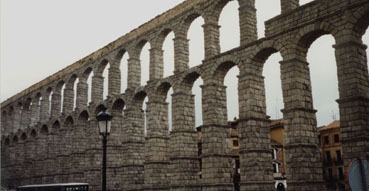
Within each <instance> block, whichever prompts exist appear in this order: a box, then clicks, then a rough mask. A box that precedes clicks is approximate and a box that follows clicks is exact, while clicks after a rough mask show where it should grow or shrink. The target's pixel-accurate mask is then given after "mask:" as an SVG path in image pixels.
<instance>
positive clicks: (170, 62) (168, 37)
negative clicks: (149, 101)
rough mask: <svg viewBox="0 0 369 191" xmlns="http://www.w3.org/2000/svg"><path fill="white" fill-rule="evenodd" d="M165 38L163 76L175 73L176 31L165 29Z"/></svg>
mask: <svg viewBox="0 0 369 191" xmlns="http://www.w3.org/2000/svg"><path fill="white" fill-rule="evenodd" d="M163 36H165V40H164V42H163V77H164V78H165V77H168V76H171V75H173V74H174V40H173V39H174V32H173V31H165V32H164V33H163Z"/></svg>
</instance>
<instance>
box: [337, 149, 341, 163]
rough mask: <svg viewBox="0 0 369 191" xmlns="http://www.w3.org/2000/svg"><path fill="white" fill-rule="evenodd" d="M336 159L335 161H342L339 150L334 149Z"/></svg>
mask: <svg viewBox="0 0 369 191" xmlns="http://www.w3.org/2000/svg"><path fill="white" fill-rule="evenodd" d="M336 159H337V161H342V157H341V150H336Z"/></svg>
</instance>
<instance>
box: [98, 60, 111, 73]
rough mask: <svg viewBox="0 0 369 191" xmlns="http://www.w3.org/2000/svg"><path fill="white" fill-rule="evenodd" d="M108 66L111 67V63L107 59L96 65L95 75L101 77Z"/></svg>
mask: <svg viewBox="0 0 369 191" xmlns="http://www.w3.org/2000/svg"><path fill="white" fill-rule="evenodd" d="M108 65H110V63H109V61H108V60H107V59H103V60H102V61H100V63H99V64H97V65H96V68H95V70H94V74H95V75H98V76H101V75H102V74H103V72H104V70H105V69H106V67H107V66H108Z"/></svg>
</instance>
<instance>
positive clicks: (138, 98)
mask: <svg viewBox="0 0 369 191" xmlns="http://www.w3.org/2000/svg"><path fill="white" fill-rule="evenodd" d="M146 97H148V94H147V93H146V92H145V91H139V92H137V93H135V95H134V96H133V98H132V102H133V105H135V106H139V107H141V106H142V105H143V101H144V100H145V98H146Z"/></svg>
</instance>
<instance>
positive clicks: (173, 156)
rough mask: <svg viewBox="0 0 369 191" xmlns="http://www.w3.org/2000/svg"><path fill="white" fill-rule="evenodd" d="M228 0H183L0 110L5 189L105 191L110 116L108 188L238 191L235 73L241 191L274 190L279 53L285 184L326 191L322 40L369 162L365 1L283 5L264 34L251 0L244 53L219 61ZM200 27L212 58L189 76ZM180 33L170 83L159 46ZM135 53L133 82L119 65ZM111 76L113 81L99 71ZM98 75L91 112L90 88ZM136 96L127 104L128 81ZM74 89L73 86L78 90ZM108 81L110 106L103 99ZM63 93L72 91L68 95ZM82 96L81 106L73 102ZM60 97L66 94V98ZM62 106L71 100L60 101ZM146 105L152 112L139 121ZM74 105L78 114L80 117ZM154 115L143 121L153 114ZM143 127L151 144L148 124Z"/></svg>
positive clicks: (243, 4)
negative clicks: (272, 90) (314, 80)
mask: <svg viewBox="0 0 369 191" xmlns="http://www.w3.org/2000/svg"><path fill="white" fill-rule="evenodd" d="M228 2H229V1H228V0H187V1H185V2H184V3H182V4H180V5H178V6H177V7H175V8H173V9H171V10H169V11H167V12H166V13H164V14H162V15H160V16H158V17H157V18H155V19H153V20H151V21H150V22H148V23H146V24H144V25H142V26H140V27H139V28H137V29H135V30H133V31H131V32H130V33H128V34H126V35H124V36H122V37H121V38H119V39H117V40H116V41H114V42H112V43H110V44H108V45H107V46H105V47H103V48H102V49H100V50H98V51H96V52H94V53H92V54H91V55H89V56H87V57H85V58H83V59H82V60H80V61H78V62H76V63H74V64H72V65H70V66H68V67H67V68H65V69H63V70H62V71H60V72H58V73H56V74H54V75H52V76H50V77H48V78H47V79H45V80H43V81H41V82H39V83H37V84H35V85H33V86H32V87H30V88H28V89H26V90H24V91H22V92H21V93H19V94H17V95H15V96H13V97H11V98H9V99H8V100H6V101H5V102H3V103H2V104H1V133H2V137H1V144H2V146H1V153H2V155H1V174H2V176H1V185H2V186H5V187H9V188H14V187H16V186H19V185H24V184H41V183H56V182H88V183H90V184H91V188H92V190H100V189H101V188H100V181H99V180H100V178H101V177H100V167H101V154H102V151H101V143H100V142H101V141H100V138H99V135H98V133H97V128H96V120H95V115H96V114H97V113H98V112H99V111H101V110H102V109H103V108H104V107H107V108H108V109H109V111H111V112H112V113H113V115H114V121H113V132H112V135H111V136H110V141H109V145H108V147H109V148H108V149H109V152H108V159H109V161H108V177H109V182H108V189H109V190H127V191H134V190H135V191H136V190H147V191H148V190H177V191H185V190H186V191H188V190H193V191H199V190H206V191H220V190H221V191H228V190H229V191H231V190H233V169H232V166H231V162H230V161H231V157H232V156H231V154H230V148H228V144H227V143H226V138H227V137H228V136H229V133H228V131H227V128H226V125H227V118H226V116H227V109H226V100H227V98H226V93H225V92H226V87H225V86H224V85H223V81H224V77H225V75H226V73H227V72H228V70H229V69H231V68H232V67H238V68H239V69H240V75H239V78H238V79H239V87H238V89H239V111H240V123H239V125H240V129H241V142H240V166H241V182H240V187H241V190H260V191H267V190H268V191H270V190H273V177H272V166H271V164H272V161H271V160H272V157H271V147H270V139H269V129H268V128H267V124H268V122H269V121H268V118H267V115H266V103H265V89H264V78H263V76H262V71H263V65H264V63H265V61H266V59H267V58H268V57H269V56H270V55H271V54H273V53H276V52H279V53H280V54H281V55H282V57H283V61H282V62H281V63H280V65H281V81H282V89H283V98H284V109H283V118H284V125H285V129H286V133H287V136H286V137H287V140H286V157H287V167H286V169H287V183H288V189H289V190H292V191H301V190H316V191H318V190H319V191H320V190H324V184H325V183H324V182H323V181H322V180H323V178H322V172H321V162H320V154H319V150H318V139H317V132H316V116H315V113H316V110H315V109H314V106H313V99H312V93H311V81H310V73H309V72H310V71H309V63H308V62H307V61H306V54H307V52H308V50H309V47H310V45H311V44H312V43H313V42H314V41H315V40H316V39H317V38H319V37H320V36H322V35H326V34H328V35H331V36H333V37H334V39H335V42H336V44H335V45H334V47H333V48H334V49H335V52H336V60H337V74H338V81H339V99H338V100H337V102H338V104H339V109H340V120H341V133H342V142H343V153H344V155H343V158H344V162H345V165H346V166H347V165H348V164H349V162H350V161H351V160H353V159H354V158H356V157H368V156H369V77H368V67H367V55H366V52H365V49H366V48H367V46H366V45H364V44H363V42H362V40H361V38H362V35H363V34H364V32H365V30H366V29H367V28H368V25H369V1H368V0H330V1H328V0H316V1H313V2H311V3H309V4H306V5H303V6H299V1H298V0H281V15H278V16H276V17H275V18H272V19H270V20H269V21H267V22H266V23H265V29H266V30H265V36H266V37H265V38H262V39H258V38H257V33H256V9H255V1H254V0H238V2H239V5H240V7H239V16H240V39H241V42H240V44H241V46H240V47H237V48H235V49H233V50H230V51H227V52H225V53H221V54H220V45H219V24H218V20H219V15H220V13H221V11H222V9H223V7H224V6H225V5H226V4H227V3H228ZM197 17H203V18H204V21H205V24H204V25H203V29H204V37H205V38H204V39H205V46H204V47H205V60H204V61H203V63H202V64H201V65H199V66H196V67H192V68H189V63H188V62H189V51H188V47H189V44H188V39H187V31H188V28H189V27H190V25H191V22H192V21H193V20H194V19H195V18H197ZM171 31H173V32H174V35H175V38H174V52H175V62H174V63H175V69H174V75H172V76H169V77H166V78H163V67H164V63H163V51H162V43H163V41H164V39H165V37H166V35H167V34H169V33H170V32H171ZM146 42H147V43H150V46H151V49H150V80H149V81H148V83H147V85H146V86H140V81H141V74H140V71H141V65H140V59H139V55H140V52H141V49H142V47H143V45H144V44H145V43H146ZM124 54H128V55H129V60H128V76H122V75H121V71H119V63H120V60H121V58H122V57H123V55H124ZM108 66H109V78H108V79H104V78H103V77H102V72H103V70H104V68H105V67H108ZM91 72H93V74H94V76H93V78H92V102H91V103H87V100H88V84H87V78H88V76H89V74H90V73H91ZM123 77H127V78H128V88H127V89H126V90H125V93H124V94H120V93H119V92H120V82H121V78H123ZM199 77H201V78H202V79H203V80H204V85H203V86H202V87H201V88H202V95H203V98H202V107H203V108H202V110H203V113H202V115H203V120H204V125H203V127H202V135H203V140H202V141H203V143H202V155H201V157H202V170H201V176H199V175H200V174H199V172H200V164H199V160H198V155H197V134H196V131H195V130H194V128H195V127H194V124H195V112H194V98H193V95H191V93H189V92H191V89H192V86H193V83H194V81H195V80H196V79H198V78H199ZM77 79H78V84H77V88H75V87H74V86H73V84H74V82H76V80H77ZM104 80H108V84H109V87H108V98H107V99H105V100H103V89H104ZM63 87H65V88H64V91H62V89H63ZM170 88H173V92H174V93H173V94H172V95H171V96H172V102H173V104H172V118H173V124H172V128H173V131H172V132H171V133H170V134H168V104H167V103H166V102H165V100H166V96H167V93H168V90H169V89H170ZM75 91H77V97H76V98H74V92H75ZM62 93H63V96H62ZM62 97H63V100H62ZM145 98H148V100H149V101H148V103H147V111H146V112H144V111H142V105H143V104H144V103H143V102H144V100H145ZM74 99H76V100H77V101H76V108H74V101H73V100H74ZM145 115H146V116H145ZM145 117H146V118H147V135H146V136H145V135H144V119H145Z"/></svg>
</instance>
